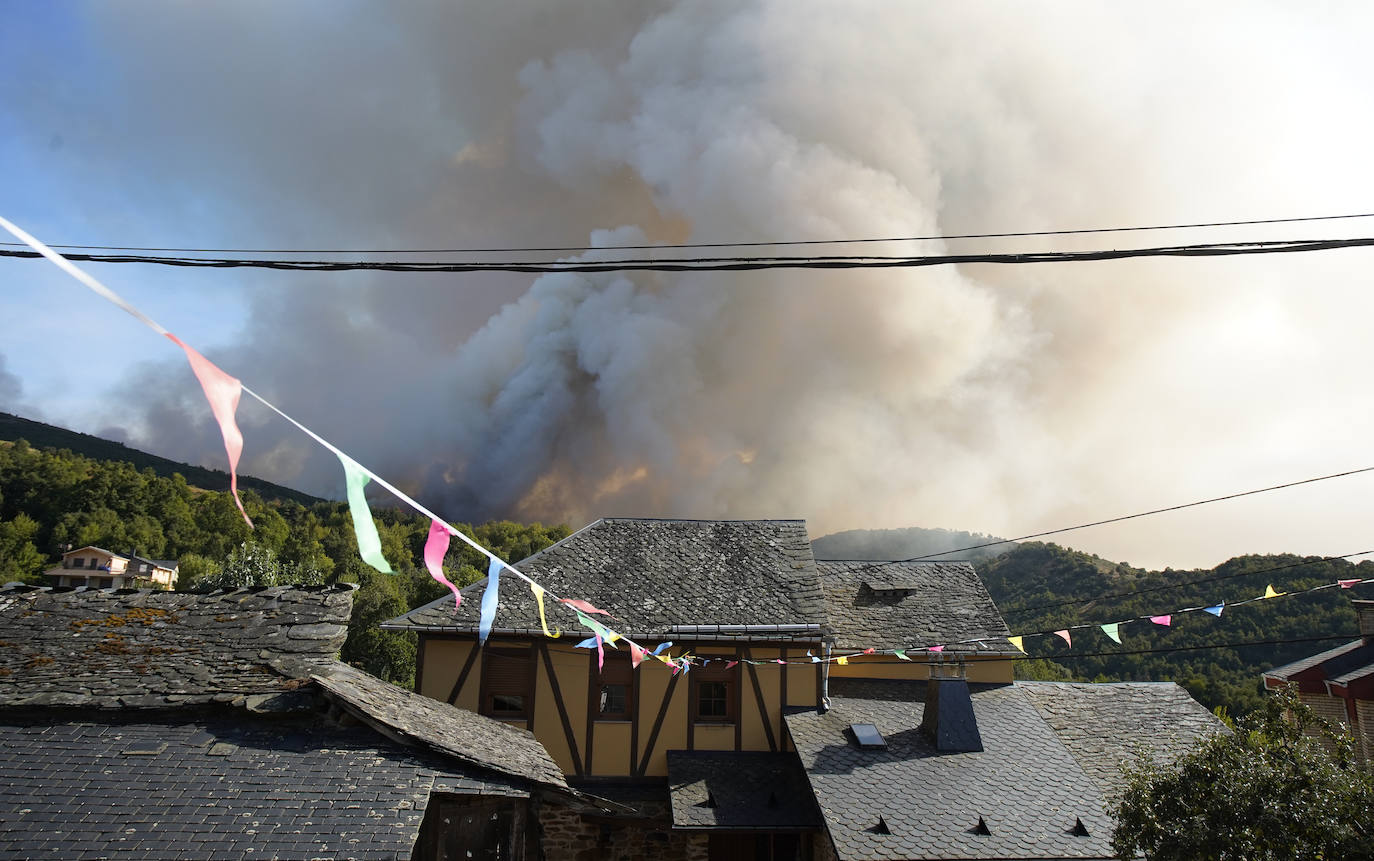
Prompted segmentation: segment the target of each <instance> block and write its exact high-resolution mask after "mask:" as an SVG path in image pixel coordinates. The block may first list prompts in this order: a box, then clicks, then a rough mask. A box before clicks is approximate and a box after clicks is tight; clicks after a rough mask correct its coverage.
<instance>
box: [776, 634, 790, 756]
mask: <svg viewBox="0 0 1374 861" xmlns="http://www.w3.org/2000/svg"><path fill="white" fill-rule="evenodd" d="M778 657H779V658H782V659H783V660H784V661H785V660H787V647H786V646H783V647H782V652H781V653H780V654H779V655H778ZM791 669H792V665H791V664H778V672H779V673H781V678H780V679H778V739H779V740H780V741H781V740H783V739H784V736H785V733H786V732H787V718H786V717H784V716H783V715H784V712H786V710H787V673H788V671H789V670H791Z"/></svg>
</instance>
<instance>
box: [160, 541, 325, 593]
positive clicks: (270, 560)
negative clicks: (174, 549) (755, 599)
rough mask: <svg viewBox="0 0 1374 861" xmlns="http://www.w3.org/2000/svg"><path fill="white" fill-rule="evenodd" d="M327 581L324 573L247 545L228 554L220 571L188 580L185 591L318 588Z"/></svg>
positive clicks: (266, 548)
mask: <svg viewBox="0 0 1374 861" xmlns="http://www.w3.org/2000/svg"><path fill="white" fill-rule="evenodd" d="M197 561H199V560H197ZM324 580H325V577H324V573H323V572H322V571H320V570H319V569H318V568H313V567H310V566H308V565H302V564H299V563H294V562H282V561H281V560H280V559H278V558H277V553H276V551H275V550H273V549H272V548H271V546H269V545H267V544H259V543H258V542H256V541H245V542H243V543H242V544H240V545H239V546H238V547H235V548H234V549H233V550H231V551H230V552H229V556H228V558H226V559H225V560H224V564H223V565H222V566H220V567H219V569H218V570H208V571H204V572H198V573H197V575H196V576H194V577H187V578H186V584H185V586H184V588H187V589H203V590H207V591H208V590H213V589H238V588H241V587H243V586H288V585H289V586H316V585H319V584H321V583H323V582H324Z"/></svg>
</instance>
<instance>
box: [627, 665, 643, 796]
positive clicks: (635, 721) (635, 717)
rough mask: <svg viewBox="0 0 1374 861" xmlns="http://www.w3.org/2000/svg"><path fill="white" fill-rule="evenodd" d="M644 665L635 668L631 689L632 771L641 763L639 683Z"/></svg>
mask: <svg viewBox="0 0 1374 861" xmlns="http://www.w3.org/2000/svg"><path fill="white" fill-rule="evenodd" d="M643 669H644V665H643V664H642V663H641V664H640V665H639V666H638V667H635V668H634V676H633V677H632V678H633V683H632V687H631V688H630V697H631V700H630V708H631V711H630V771H631V772H633V771H634V770H635V763H636V762H638V761H639V682H640V679H641V675H642V674H641V672H640V671H641V670H643Z"/></svg>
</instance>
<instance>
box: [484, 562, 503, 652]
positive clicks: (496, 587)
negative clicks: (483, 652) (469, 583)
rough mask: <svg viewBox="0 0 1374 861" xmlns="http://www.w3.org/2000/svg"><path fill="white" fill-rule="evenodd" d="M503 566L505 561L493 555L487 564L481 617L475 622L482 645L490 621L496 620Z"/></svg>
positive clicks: (488, 631) (489, 632) (488, 629)
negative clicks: (485, 587)
mask: <svg viewBox="0 0 1374 861" xmlns="http://www.w3.org/2000/svg"><path fill="white" fill-rule="evenodd" d="M504 567H506V563H504V562H502V561H501V560H500V559H497V558H496V557H495V556H493V557H491V564H490V565H489V566H487V589H486V591H485V592H483V593H482V617H481V619H480V620H479V621H478V623H477V639H478V641H480V642H481V643H482V644H483V645H486V642H487V637H488V635H490V634H491V623H492V622H494V621H496V600H497V598H498V597H499V595H500V592H501V569H502V568H504Z"/></svg>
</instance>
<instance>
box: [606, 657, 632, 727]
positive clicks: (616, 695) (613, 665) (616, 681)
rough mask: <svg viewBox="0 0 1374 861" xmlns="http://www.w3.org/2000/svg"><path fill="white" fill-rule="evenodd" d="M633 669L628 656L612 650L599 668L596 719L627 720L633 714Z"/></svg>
mask: <svg viewBox="0 0 1374 861" xmlns="http://www.w3.org/2000/svg"><path fill="white" fill-rule="evenodd" d="M634 681H635V671H634V667H633V666H632V665H631V663H630V656H629V655H625V654H617V653H615V652H612V653H611V654H609V655H607V656H606V663H605V666H603V667H602V668H601V676H600V678H599V679H598V682H599V689H598V690H599V698H598V702H597V714H596V719H597V720H629V719H630V716H631V715H633V714H634Z"/></svg>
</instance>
